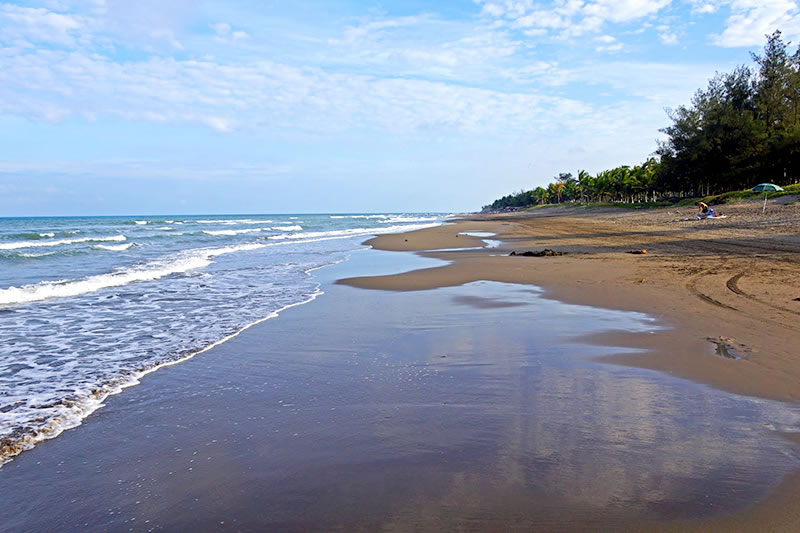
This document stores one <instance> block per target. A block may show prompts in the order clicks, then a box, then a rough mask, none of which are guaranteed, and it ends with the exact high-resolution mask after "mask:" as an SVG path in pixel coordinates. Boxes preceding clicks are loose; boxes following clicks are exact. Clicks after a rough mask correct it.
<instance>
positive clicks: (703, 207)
mask: <svg viewBox="0 0 800 533" xmlns="http://www.w3.org/2000/svg"><path fill="white" fill-rule="evenodd" d="M697 207H698V208H699V209H700V212H699V213H697V218H698V219H700V218H706V217H713V216H714V210H713V209H711V208H710V207H708V204H705V203H703V202H697Z"/></svg>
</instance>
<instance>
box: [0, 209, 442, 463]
mask: <svg viewBox="0 0 800 533" xmlns="http://www.w3.org/2000/svg"><path fill="white" fill-rule="evenodd" d="M441 220H442V217H441V216H440V215H431V214H422V215H409V214H374V215H247V216H237V215H223V216H212V215H201V216H174V217H152V216H151V217H52V218H0V311H1V312H0V466H2V464H3V463H4V462H5V461H6V460H7V459H8V458H10V457H13V456H14V455H15V454H16V453H18V451H19V450H21V449H26V448H29V447H31V446H33V445H34V444H35V443H37V442H39V441H41V440H44V439H45V438H50V437H54V436H57V435H58V434H59V433H60V432H61V431H63V430H64V429H67V428H70V427H74V426H75V425H78V424H80V423H81V421H82V420H83V419H84V418H85V417H86V416H87V415H89V414H90V413H92V412H93V411H94V410H95V409H97V407H98V406H99V405H101V403H102V401H103V399H104V398H105V397H106V396H107V395H108V394H110V393H114V392H116V391H119V390H120V389H121V387H125V386H129V385H131V384H135V383H136V381H137V379H138V377H139V376H141V375H142V373H143V372H148V371H150V370H152V369H154V368H158V367H160V366H161V365H165V364H171V363H173V362H175V361H179V360H182V359H184V358H186V357H189V356H191V354H193V353H196V352H198V351H199V350H203V349H205V348H207V347H209V346H211V345H213V344H214V343H217V342H219V341H220V340H222V339H225V338H226V337H228V336H230V335H233V334H235V333H236V332H238V331H240V330H241V329H242V328H245V327H247V326H249V325H251V324H253V323H255V322H258V321H260V320H264V319H266V318H268V317H271V316H273V315H275V314H276V313H278V312H279V311H280V310H282V309H284V308H286V307H288V306H293V305H297V304H300V303H302V302H308V301H310V300H312V299H313V298H315V297H316V296H318V295H319V290H318V283H317V282H316V281H314V279H313V276H312V275H311V273H312V272H313V271H315V270H316V269H319V268H321V267H324V266H329V265H332V264H335V263H337V262H340V261H343V260H345V258H346V257H347V255H348V254H349V253H351V252H353V251H354V250H358V249H363V247H362V246H361V245H360V241H362V240H363V239H364V238H365V237H366V236H369V235H373V234H377V233H387V232H393V231H399V230H410V229H417V228H420V227H424V226H430V225H436V224H438V223H440V222H441Z"/></svg>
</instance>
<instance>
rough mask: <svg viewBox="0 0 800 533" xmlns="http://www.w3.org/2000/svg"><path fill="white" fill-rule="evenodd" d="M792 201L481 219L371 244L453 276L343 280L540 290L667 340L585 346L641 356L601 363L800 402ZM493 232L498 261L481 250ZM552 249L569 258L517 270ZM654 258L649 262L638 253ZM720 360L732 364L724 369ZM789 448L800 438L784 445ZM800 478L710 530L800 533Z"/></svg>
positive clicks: (623, 336)
mask: <svg viewBox="0 0 800 533" xmlns="http://www.w3.org/2000/svg"><path fill="white" fill-rule="evenodd" d="M796 200H797V198H793V197H786V198H783V199H781V201H780V202H777V201H776V202H773V203H771V204H770V206H769V208H768V213H767V214H766V215H762V214H761V204H759V203H758V202H751V203H741V204H738V205H735V206H727V207H723V208H722V209H720V210H721V211H722V212H724V213H726V214H727V215H728V217H729V218H727V219H723V220H706V221H693V220H690V221H686V220H685V219H687V218H693V217H694V213H695V211H694V209H692V208H685V209H671V210H670V209H661V210H648V211H627V210H585V209H580V208H573V209H540V210H535V211H534V212H528V213H525V214H520V213H517V214H509V215H495V216H477V217H472V218H466V219H464V220H462V221H460V222H457V223H456V224H452V225H448V226H442V227H439V228H432V229H429V230H423V231H419V232H412V233H408V234H404V235H385V236H380V237H377V238H375V239H372V240H371V241H369V244H371V245H372V246H374V247H375V248H377V249H382V250H396V251H400V250H403V251H424V250H441V249H454V248H459V247H461V248H464V250H462V251H448V252H435V253H423V254H422V255H423V256H426V257H432V258H438V259H443V260H446V261H448V262H449V264H447V265H446V266H440V267H436V268H429V269H422V270H417V271H412V272H408V273H404V274H402V275H395V276H372V277H360V278H355V279H348V280H342V281H341V283H344V284H347V285H350V286H356V287H361V288H371V289H383V290H393V291H409V290H412V291H413V290H421V289H432V288H436V287H449V286H458V285H461V284H463V283H470V282H473V281H475V280H494V281H500V282H508V283H526V284H535V285H538V286H541V287H543V288H544V289H545V291H546V292H545V294H546V295H547V296H548V297H552V298H555V299H557V300H560V301H565V302H571V303H580V304H586V305H594V306H598V307H603V308H610V309H624V310H633V311H639V312H643V313H648V314H650V315H652V316H654V317H656V318H657V319H658V320H659V321H660V322H662V323H664V324H666V325H667V326H668V327H669V329H667V330H664V331H660V332H657V333H655V334H637V333H631V332H628V331H625V330H618V331H606V332H603V333H601V334H598V335H589V336H587V337H586V338H585V339H584V340H585V341H587V342H595V343H598V344H601V345H613V346H626V347H631V348H637V349H639V350H640V351H639V352H638V353H636V354H621V355H616V356H612V357H606V358H604V359H603V360H604V361H606V362H614V363H620V364H624V365H629V366H636V367H639V368H647V369H653V370H658V371H660V372H664V373H667V374H669V375H674V376H679V377H683V378H687V379H690V380H693V381H695V382H698V383H705V384H708V385H710V386H713V387H715V388H717V389H720V390H724V391H728V392H731V393H735V394H741V395H748V396H755V397H760V398H768V399H772V400H779V401H784V402H790V403H791V404H796V402H797V401H798V400H800V347H799V346H800V334H798V330H797V322H798V319H800V205H798V204H796V203H795V204H791V203H789V204H788V205H786V204H787V203H788V202H791V201H796ZM464 232H492V233H494V234H496V235H497V238H498V239H500V240H502V241H503V244H502V245H501V246H500V247H498V248H487V249H478V250H475V249H473V248H474V247H475V246H480V245H481V241H480V239H476V238H472V237H469V236H465V235H463V233H464ZM544 248H550V249H553V250H556V251H558V252H564V253H566V255H563V256H556V257H519V256H515V257H509V256H508V254H509V253H510V252H511V251H517V252H522V251H527V250H533V251H539V250H542V249H544ZM641 250H646V251H647V253H646V254H630V253H628V252H631V251H641ZM720 347H722V351H723V352H727V353H729V354H733V355H734V356H735V358H728V357H722V356H720V354H719V353H720V350H719V348H720ZM788 437H790V438H792V437H794V435H792V434H789V435H788ZM797 494H800V477H798V475H797V474H795V475H792V476H788V477H787V479H786V480H785V482H784V484H783V486H782V487H780V488H779V489H777V490H776V491H774V492H773V493H772V495H771V497H770V498H768V499H767V500H766V501H763V502H761V503H760V504H759V505H757V506H755V507H752V508H750V509H749V510H748V511H747V512H745V513H744V514H742V513H740V514H738V515H736V516H735V518H733V519H731V521H730V522H725V521H723V522H719V521H712V522H704V523H703V526H702V527H704V528H706V527H708V528H711V527H715V528H719V529H721V530H725V529H728V528H730V527H735V528H736V529H743V530H748V529H750V530H753V529H756V530H761V529H763V528H764V527H771V528H777V529H780V530H797V529H800V505H798V504H797V503H796V498H795V496H796V495H797Z"/></svg>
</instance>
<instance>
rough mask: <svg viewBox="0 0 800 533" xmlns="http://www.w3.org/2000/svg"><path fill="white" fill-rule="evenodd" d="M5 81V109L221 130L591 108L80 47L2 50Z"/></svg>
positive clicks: (332, 127)
mask: <svg viewBox="0 0 800 533" xmlns="http://www.w3.org/2000/svg"><path fill="white" fill-rule="evenodd" d="M0 82H1V83H0V101H2V102H5V105H4V107H3V110H4V112H5V113H9V114H16V115H22V116H32V117H38V118H45V119H48V120H59V119H61V118H63V117H65V116H68V115H85V114H89V113H91V114H92V115H96V116H102V115H110V116H116V117H121V118H124V119H128V120H147V121H155V122H189V123H197V124H202V125H205V126H208V127H211V128H214V129H217V130H219V131H231V130H233V129H237V128H245V129H248V128H262V127H266V126H269V127H271V128H274V127H283V128H290V129H292V128H296V127H299V128H301V129H307V130H311V131H336V130H343V129H348V128H366V129H370V128H379V129H385V130H389V131H395V132H414V131H419V130H425V129H431V128H435V129H442V128H444V129H447V130H450V131H455V132H470V131H473V132H474V131H477V130H481V131H499V130H506V131H508V130H511V129H519V128H529V127H535V125H536V124H537V123H540V122H544V121H547V120H552V119H554V118H555V117H560V116H562V115H563V116H565V117H569V116H571V115H574V114H576V113H577V114H581V113H586V112H590V110H591V108H590V107H589V106H588V105H586V104H583V103H581V102H578V101H573V100H569V99H566V98H562V97H553V96H547V95H544V94H536V93H530V92H510V93H508V92H498V91H493V90H489V89H479V88H473V87H464V86H457V85H451V84H446V83H442V82H432V81H425V80H411V79H393V78H388V79H375V78H373V77H370V76H364V75H352V74H334V73H326V72H323V71H320V70H317V69H305V68H296V67H289V66H286V65H281V64H277V63H272V62H268V61H255V62H251V63H246V64H240V65H229V64H221V63H215V62H211V61H199V60H185V61H178V60H175V59H163V58H151V59H149V60H147V61H141V62H128V63H125V64H117V63H113V62H111V61H109V60H107V59H105V58H102V57H98V56H93V55H85V54H82V53H79V52H71V53H68V52H62V51H43V50H40V51H38V52H36V53H25V54H20V55H16V56H0ZM20 95H27V96H26V97H25V99H22V98H20ZM54 101H58V102H59V103H58V105H55V104H51V103H50V102H54ZM9 102H16V104H15V105H9ZM562 118H563V117H562Z"/></svg>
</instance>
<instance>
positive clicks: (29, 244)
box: [0, 235, 126, 250]
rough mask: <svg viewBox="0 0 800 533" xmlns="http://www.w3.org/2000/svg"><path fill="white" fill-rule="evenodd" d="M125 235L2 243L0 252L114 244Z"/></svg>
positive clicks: (122, 239) (123, 238)
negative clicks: (96, 243)
mask: <svg viewBox="0 0 800 533" xmlns="http://www.w3.org/2000/svg"><path fill="white" fill-rule="evenodd" d="M125 238H126V237H125V235H114V236H110V237H82V238H80V239H60V240H57V241H15V242H4V243H0V250H18V249H20V248H39V247H42V246H61V245H63V244H77V243H81V242H114V241H124V240H125Z"/></svg>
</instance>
